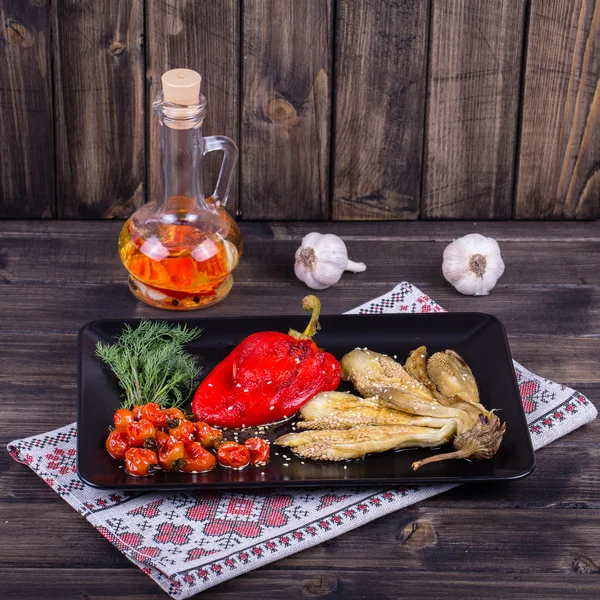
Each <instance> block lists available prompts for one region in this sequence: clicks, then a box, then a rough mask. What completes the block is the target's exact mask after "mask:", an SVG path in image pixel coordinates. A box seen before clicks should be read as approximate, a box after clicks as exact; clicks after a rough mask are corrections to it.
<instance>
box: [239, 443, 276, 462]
mask: <svg viewBox="0 0 600 600" xmlns="http://www.w3.org/2000/svg"><path fill="white" fill-rule="evenodd" d="M244 446H246V448H248V452H250V462H251V463H252V464H253V465H254V466H255V467H260V466H262V465H266V464H267V462H269V453H270V452H271V446H270V445H269V442H267V441H266V440H263V439H262V438H259V437H251V438H248V439H247V440H246V441H245V442H244Z"/></svg>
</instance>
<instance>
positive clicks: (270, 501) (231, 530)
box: [8, 282, 597, 599]
mask: <svg viewBox="0 0 600 600" xmlns="http://www.w3.org/2000/svg"><path fill="white" fill-rule="evenodd" d="M442 310H443V309H442V308H441V307H440V306H439V305H438V304H436V303H435V302H434V301H433V300H431V298H429V297H428V296H426V295H425V294H423V293H422V292H421V291H420V290H419V289H418V288H416V287H414V286H413V285H411V284H410V283H407V282H403V283H401V284H399V285H398V286H396V287H395V288H394V289H393V290H392V291H391V292H389V293H388V294H385V295H383V296H380V297H379V298H376V299H375V300H373V301H371V302H368V303H366V304H364V305H362V306H360V307H358V308H356V309H354V310H351V311H350V313H354V314H365V315H368V314H379V313H401V312H410V313H418V312H440V311H442ZM515 370H516V374H517V380H518V383H519V388H520V391H521V399H522V402H523V406H524V408H525V413H526V415H527V421H528V423H529V431H530V435H531V437H532V441H533V446H534V448H535V449H538V448H541V447H542V446H545V445H546V444H549V443H550V442H552V441H553V440H555V439H557V438H559V437H561V436H563V435H566V434H567V433H569V432H570V431H573V430H574V429H577V428H578V427H581V426H582V425H584V424H586V423H589V422H590V421H592V420H593V419H595V418H596V415H597V411H596V408H595V407H594V405H593V404H592V403H591V402H590V401H589V400H588V399H587V398H586V397H585V396H583V395H581V394H580V393H578V392H576V391H575V390H572V389H570V388H568V387H566V386H564V385H559V384H557V383H554V382H552V381H548V380H547V379H542V378H541V377H538V376H537V375H534V374H533V373H531V372H529V371H528V370H527V369H525V368H524V367H522V366H521V365H519V364H518V363H516V362H515ZM76 436H77V428H76V425H75V424H74V423H73V424H71V425H67V426H65V427H62V428H61V429H56V430H55V431H50V432H48V433H45V434H42V435H37V436H33V437H29V438H26V439H22V440H15V441H13V442H11V443H10V444H9V445H8V449H9V451H10V453H11V455H12V456H13V458H14V459H15V460H17V461H19V462H22V463H24V464H26V465H28V466H29V467H30V468H31V469H32V470H33V471H35V472H36V473H37V474H38V475H39V476H40V477H41V478H42V479H44V481H45V482H46V483H47V484H48V485H49V486H51V487H52V489H54V490H55V491H56V492H57V493H58V494H59V495H60V496H61V497H62V498H63V499H64V500H66V501H67V502H68V503H69V504H70V505H71V506H72V507H73V508H75V510H77V511H78V512H79V513H80V514H82V515H83V516H84V517H85V518H86V519H87V520H88V521H89V522H90V523H91V524H92V525H93V526H94V527H95V528H96V529H98V531H99V532H100V533H101V534H102V535H103V536H105V537H106V538H107V539H108V540H110V541H111V542H112V543H113V544H114V545H115V546H116V547H117V548H118V549H119V550H121V552H123V553H124V554H125V555H126V556H127V558H129V560H131V561H132V562H133V563H135V564H136V565H137V566H138V567H140V569H142V571H144V573H146V574H147V575H149V576H150V577H152V578H153V579H154V580H155V581H156V582H157V583H158V584H159V585H160V586H161V587H162V588H163V589H164V590H165V591H166V592H168V593H169V594H170V595H171V596H172V597H173V598H177V599H179V598H188V597H189V596H192V595H194V594H196V593H198V592H201V591H202V590H205V589H207V588H209V587H211V586H214V585H217V584H218V583H221V582H222V581H225V580H227V579H231V578H233V577H237V576H238V575H241V574H242V573H245V572H247V571H250V570H252V569H256V568H258V567H261V566H262V565H265V564H267V563H270V562H272V561H275V560H279V559H280V558H283V557H284V556H288V555H290V554H293V553H294V552H298V551H300V550H304V549H305V548H308V547H310V546H314V545H315V544H320V543H321V542H324V541H325V540H328V539H330V538H333V537H335V536H338V535H340V534H342V533H344V532H346V531H349V530H350V529H354V528H355V527H360V526H361V525H364V524H365V523H368V522H369V521H372V520H373V519H377V518H378V517H381V516H383V515H386V514H388V513H390V512H393V511H396V510H398V509H400V508H404V507H405V506H409V505H410V504H414V503H416V502H419V501H420V500H423V499H425V498H429V497H431V496H434V495H435V494H440V493H442V492H444V491H446V490H448V489H450V488H451V487H454V486H452V485H435V486H420V487H406V488H401V489H381V488H379V489H370V488H335V489H323V488H319V489H312V488H310V489H277V490H251V491H248V492H230V491H211V492H201V491H198V492H185V493H154V492H153V493H145V494H132V493H126V492H118V491H102V490H97V489H95V488H91V487H88V486H86V485H84V484H83V483H82V482H81V481H80V480H79V478H78V477H77V475H76V467H75V460H76V449H75V446H76V444H75V441H76ZM524 485H526V484H524Z"/></svg>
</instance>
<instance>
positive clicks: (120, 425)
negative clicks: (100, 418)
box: [113, 408, 133, 429]
mask: <svg viewBox="0 0 600 600" xmlns="http://www.w3.org/2000/svg"><path fill="white" fill-rule="evenodd" d="M113 423H114V425H115V427H116V428H117V429H124V428H125V427H127V425H129V423H133V413H132V412H131V411H130V410H127V409H126V408H119V410H117V411H115V414H114V415H113Z"/></svg>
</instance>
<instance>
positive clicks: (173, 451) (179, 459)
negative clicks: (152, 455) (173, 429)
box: [158, 437, 184, 471]
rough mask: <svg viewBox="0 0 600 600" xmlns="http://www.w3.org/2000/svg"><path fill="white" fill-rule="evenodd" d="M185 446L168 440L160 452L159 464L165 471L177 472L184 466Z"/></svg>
mask: <svg viewBox="0 0 600 600" xmlns="http://www.w3.org/2000/svg"><path fill="white" fill-rule="evenodd" d="M183 455H184V444H183V442H179V441H177V440H175V439H173V438H172V437H170V438H168V439H167V440H166V441H165V442H164V443H163V445H162V446H161V448H160V450H159V451H158V464H159V465H160V466H161V467H162V468H163V469H164V470H165V471H169V470H173V471H176V470H178V469H179V468H180V467H182V466H183Z"/></svg>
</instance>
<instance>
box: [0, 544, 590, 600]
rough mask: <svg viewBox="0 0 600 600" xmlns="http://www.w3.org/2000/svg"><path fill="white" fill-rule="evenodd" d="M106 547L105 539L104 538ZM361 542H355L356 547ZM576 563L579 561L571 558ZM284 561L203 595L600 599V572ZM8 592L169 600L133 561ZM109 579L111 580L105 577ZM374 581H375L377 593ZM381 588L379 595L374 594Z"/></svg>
mask: <svg viewBox="0 0 600 600" xmlns="http://www.w3.org/2000/svg"><path fill="white" fill-rule="evenodd" d="M105 543H106V544H108V542H105ZM359 549H360V546H358V545H357V551H359ZM574 562H575V561H574ZM283 565H285V560H284V561H280V562H278V563H275V564H273V565H267V566H266V567H264V568H263V569H260V570H258V571H252V572H251V573H247V574H246V575H243V576H242V577H240V578H237V579H234V580H233V581H226V582H224V583H222V584H221V585H219V587H217V588H215V589H210V590H207V591H205V592H202V596H198V598H202V600H216V599H218V600H239V598H240V595H244V596H246V597H248V598H253V599H254V598H261V597H264V595H265V594H266V593H268V594H269V595H270V597H271V598H274V599H279V598H287V597H292V598H315V597H316V598H318V597H324V598H327V599H328V600H365V598H367V599H369V598H375V597H376V598H378V599H380V600H398V599H399V598H402V599H404V598H410V600H431V598H434V597H435V596H437V595H439V591H440V589H443V590H444V593H445V594H447V595H448V597H450V598H473V599H480V598H485V599H486V600H523V597H524V596H526V597H527V598H528V599H531V600H565V598H569V600H571V599H572V600H588V599H589V600H596V599H597V596H598V594H597V592H598V587H597V586H598V583H597V579H598V577H597V576H593V575H592V576H586V574H579V573H578V572H577V571H576V568H575V567H571V568H570V570H569V572H567V573H563V574H545V573H544V574H542V575H539V574H530V573H519V574H509V575H506V574H503V573H493V574H490V573H481V572H477V571H474V572H472V573H445V572H444V573H435V572H426V573H422V572H421V573H418V572H410V571H408V572H407V571H404V570H402V567H401V566H396V565H389V566H386V577H385V580H382V579H381V572H380V571H379V570H377V569H324V568H323V567H322V566H320V567H316V568H315V569H312V570H310V571H308V572H301V573H299V572H298V571H297V570H296V569H293V568H286V567H285V566H283ZM0 577H2V581H3V585H4V589H5V590H6V593H7V594H10V596H9V597H12V598H18V597H19V596H18V595H19V594H20V593H21V592H22V590H23V582H24V581H25V582H27V589H28V595H27V600H80V599H81V598H83V597H86V596H87V595H90V596H91V597H93V598H94V600H121V599H122V598H123V597H126V598H127V599H128V600H155V599H161V600H168V599H169V596H168V595H167V594H166V593H165V592H163V591H162V590H160V589H159V588H158V586H156V584H154V583H153V582H152V581H151V580H150V579H149V578H148V577H146V576H145V575H144V574H143V573H142V572H141V571H139V570H138V569H136V568H135V567H133V566H132V565H124V567H123V568H121V569H117V568H112V569H108V568H107V569H101V570H99V569H77V568H59V569H56V568H52V569H42V568H40V569H35V570H34V569H33V568H22V567H20V568H16V569H1V570H0ZM107 581H110V585H107V584H106V582H107ZM374 582H377V586H376V590H374ZM374 591H375V592H376V594H377V595H376V596H375V595H374Z"/></svg>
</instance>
